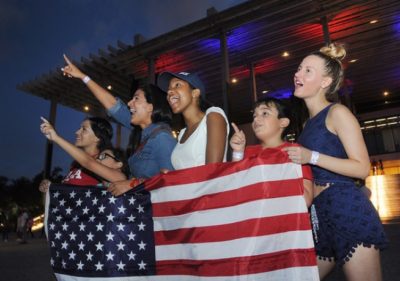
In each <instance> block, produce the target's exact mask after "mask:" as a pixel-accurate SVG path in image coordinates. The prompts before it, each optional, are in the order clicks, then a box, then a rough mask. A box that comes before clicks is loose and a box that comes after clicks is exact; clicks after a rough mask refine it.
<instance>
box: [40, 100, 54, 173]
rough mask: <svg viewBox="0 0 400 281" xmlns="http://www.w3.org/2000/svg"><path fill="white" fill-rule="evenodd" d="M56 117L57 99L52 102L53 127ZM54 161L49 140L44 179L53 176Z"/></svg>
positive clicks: (51, 119)
mask: <svg viewBox="0 0 400 281" xmlns="http://www.w3.org/2000/svg"><path fill="white" fill-rule="evenodd" d="M56 115H57V102H56V100H55V99H52V100H51V102H50V116H49V122H50V124H52V125H53V126H55V124H56ZM52 160H53V143H52V142H51V141H49V140H47V142H46V156H45V162H44V173H43V178H44V179H47V178H49V176H50V174H51V164H52V163H51V162H52Z"/></svg>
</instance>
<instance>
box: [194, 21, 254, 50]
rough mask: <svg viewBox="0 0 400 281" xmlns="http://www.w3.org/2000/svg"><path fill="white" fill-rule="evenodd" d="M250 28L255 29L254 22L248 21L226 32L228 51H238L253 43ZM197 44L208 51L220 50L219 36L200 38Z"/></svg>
mask: <svg viewBox="0 0 400 281" xmlns="http://www.w3.org/2000/svg"><path fill="white" fill-rule="evenodd" d="M252 30H256V24H255V23H248V24H245V25H242V26H239V27H237V28H235V29H233V30H231V31H230V32H228V33H227V45H228V51H229V52H235V51H240V50H241V49H242V48H245V47H246V45H248V44H254V42H253V41H252V40H251V38H252V36H253V34H252V33H251V31H252ZM198 45H199V46H200V47H201V48H202V49H203V50H205V51H207V52H209V53H217V52H220V38H219V37H216V38H207V39H203V40H200V41H199V42H198Z"/></svg>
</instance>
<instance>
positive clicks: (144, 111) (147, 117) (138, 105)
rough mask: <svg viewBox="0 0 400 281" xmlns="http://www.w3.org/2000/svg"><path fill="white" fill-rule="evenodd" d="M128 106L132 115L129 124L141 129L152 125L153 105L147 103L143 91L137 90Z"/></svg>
mask: <svg viewBox="0 0 400 281" xmlns="http://www.w3.org/2000/svg"><path fill="white" fill-rule="evenodd" d="M128 106H129V109H130V111H131V114H132V116H131V124H133V125H139V126H140V127H142V129H143V128H146V127H147V126H149V125H150V124H151V123H152V120H151V115H152V113H153V105H152V104H151V103H148V102H147V100H146V97H145V95H144V92H143V90H141V89H138V90H137V91H136V92H135V93H134V94H133V97H132V99H131V100H130V101H129V102H128Z"/></svg>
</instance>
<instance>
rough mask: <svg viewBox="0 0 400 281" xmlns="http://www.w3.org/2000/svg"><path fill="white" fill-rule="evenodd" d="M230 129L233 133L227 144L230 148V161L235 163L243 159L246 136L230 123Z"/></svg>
mask: <svg viewBox="0 0 400 281" xmlns="http://www.w3.org/2000/svg"><path fill="white" fill-rule="evenodd" d="M232 128H233V130H234V131H235V133H234V134H233V136H232V137H231V140H230V141H229V144H230V146H231V148H232V161H233V162H236V161H240V160H242V159H243V156H244V149H245V147H246V135H245V134H244V132H243V131H242V130H240V129H239V127H238V126H237V125H236V124H235V123H232Z"/></svg>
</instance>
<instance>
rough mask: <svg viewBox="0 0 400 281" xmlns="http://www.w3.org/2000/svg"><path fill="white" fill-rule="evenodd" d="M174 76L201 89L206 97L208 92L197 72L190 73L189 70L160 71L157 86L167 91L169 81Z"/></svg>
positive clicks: (202, 94) (201, 92)
mask: <svg viewBox="0 0 400 281" xmlns="http://www.w3.org/2000/svg"><path fill="white" fill-rule="evenodd" d="M174 77H176V78H178V79H181V80H183V81H186V82H188V83H189V84H190V85H191V86H192V87H193V88H195V89H199V90H200V94H201V96H202V97H203V98H204V97H205V94H206V92H205V87H204V84H203V82H202V81H201V80H200V78H199V76H198V75H197V74H196V73H189V72H179V73H174V72H169V71H165V72H162V73H160V75H158V78H157V86H158V87H160V89H161V90H163V91H164V92H167V91H168V87H169V81H171V79H172V78H174Z"/></svg>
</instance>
